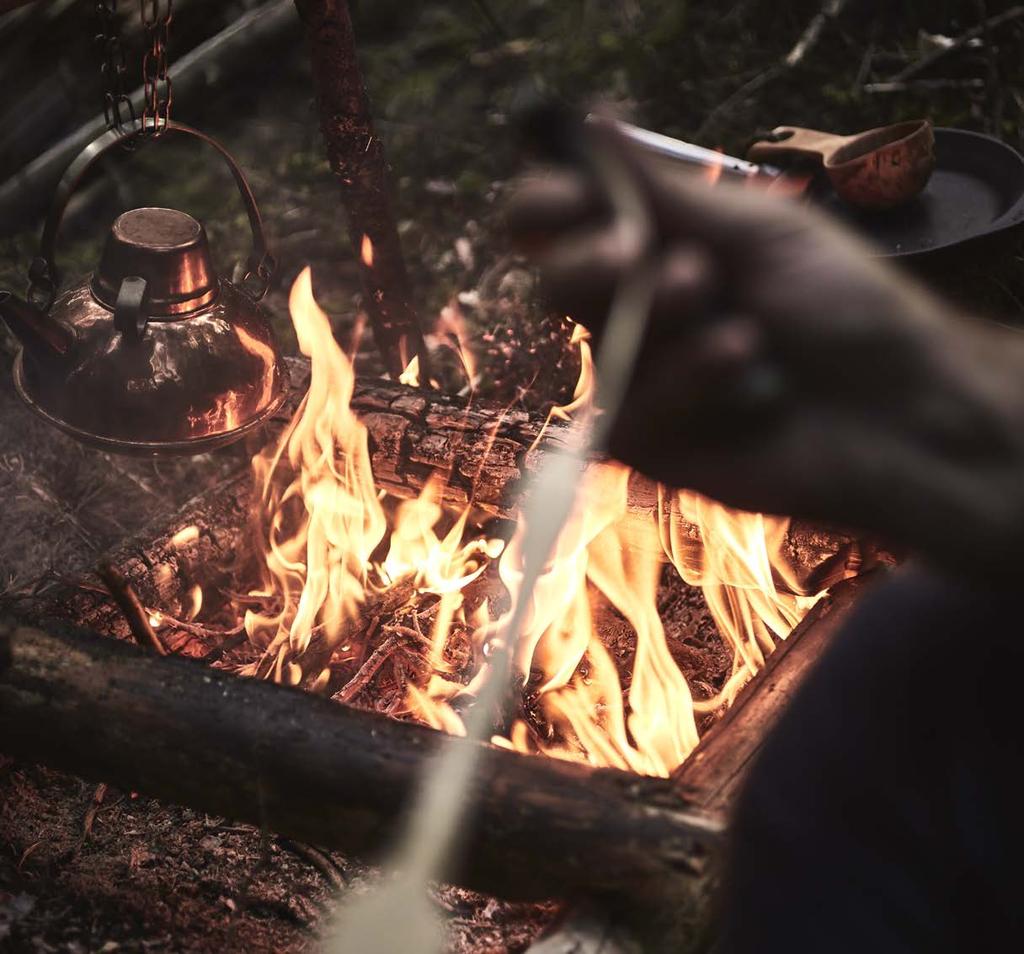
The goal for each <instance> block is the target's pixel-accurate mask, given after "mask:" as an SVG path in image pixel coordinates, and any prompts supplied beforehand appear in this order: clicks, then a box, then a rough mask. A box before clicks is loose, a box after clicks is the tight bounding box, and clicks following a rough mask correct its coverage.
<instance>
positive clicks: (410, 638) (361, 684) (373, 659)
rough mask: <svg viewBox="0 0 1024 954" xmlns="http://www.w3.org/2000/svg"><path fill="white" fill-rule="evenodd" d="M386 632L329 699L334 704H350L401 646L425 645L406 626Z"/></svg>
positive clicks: (396, 627)
mask: <svg viewBox="0 0 1024 954" xmlns="http://www.w3.org/2000/svg"><path fill="white" fill-rule="evenodd" d="M386 632H387V633H388V636H387V638H385V639H384V640H382V641H381V643H380V645H379V646H378V647H377V648H376V649H375V650H374V651H373V652H372V653H370V655H369V657H368V658H367V660H366V662H364V663H363V664H362V666H360V667H359V671H358V672H357V673H356V674H355V675H354V676H353V677H352V678H351V679H349V681H348V682H347V683H345V685H344V686H342V687H341V688H340V689H339V690H338V691H337V692H336V693H335V694H334V695H333V696H332V697H331V698H332V699H334V701H335V702H351V701H352V700H353V699H354V698H355V697H356V696H357V695H359V693H360V692H362V690H363V689H365V688H366V686H367V685H368V684H369V682H370V680H371V679H373V677H374V676H376V675H377V672H378V670H379V669H380V667H381V666H383V665H384V663H386V662H387V661H388V658H389V657H390V656H391V654H392V653H394V652H396V651H397V650H399V649H401V648H402V647H403V646H408V645H410V644H415V643H420V644H423V643H425V640H424V639H423V637H421V636H420V635H419V634H418V633H417V632H416V630H414V629H410V628H409V627H408V626H390V627H388V629H387V630H386Z"/></svg>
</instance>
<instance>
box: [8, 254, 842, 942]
mask: <svg viewBox="0 0 1024 954" xmlns="http://www.w3.org/2000/svg"><path fill="white" fill-rule="evenodd" d="M292 312H293V319H294V321H295V323H296V327H297V331H298V333H299V338H300V342H301V343H302V345H303V349H304V350H305V351H306V352H307V353H308V354H310V356H311V359H312V360H311V364H303V363H302V362H298V361H296V362H293V364H292V369H291V370H292V377H293V380H295V381H300V382H303V381H306V382H308V392H307V393H306V394H305V396H304V397H302V399H301V401H300V402H299V404H298V406H297V407H296V408H293V409H292V412H293V416H292V417H291V418H290V419H289V418H288V416H287V412H282V413H281V414H279V415H278V418H279V420H278V424H277V429H278V431H279V433H278V434H277V435H274V436H272V437H271V439H270V440H269V442H268V443H267V444H266V445H265V447H264V448H263V449H262V450H260V452H259V453H258V454H257V455H256V457H255V458H254V459H253V465H252V470H251V472H250V471H243V472H241V473H237V474H235V475H234V476H231V477H229V478H228V479H227V481H226V482H225V483H223V484H221V485H220V486H219V487H216V488H215V489H213V490H211V491H209V492H206V493H203V494H200V495H199V496H198V497H196V498H195V499H193V500H192V501H190V502H188V503H187V504H186V505H185V507H184V508H183V509H182V510H181V511H179V512H178V513H176V514H174V515H173V516H172V517H171V518H170V519H169V520H168V519H165V520H164V521H163V528H162V529H161V530H155V529H154V530H152V531H148V532H147V533H145V534H143V535H142V537H140V538H139V539H137V540H135V541H132V542H131V543H129V544H127V545H124V546H121V547H119V548H115V550H114V551H112V552H111V553H110V554H109V555H108V557H107V559H106V561H105V564H104V565H105V566H107V569H106V570H105V571H104V574H103V576H104V579H105V581H106V582H105V584H100V583H98V582H93V581H92V580H90V579H86V580H84V581H82V582H81V583H78V584H75V585H74V586H71V587H65V588H63V589H60V590H58V591H56V592H53V593H51V594H50V595H49V598H48V599H47V601H46V603H47V609H46V610H45V611H43V610H39V609H38V607H37V608H36V609H35V610H33V612H32V614H31V616H32V619H34V620H35V621H36V622H37V623H38V624H39V625H40V626H42V627H43V629H45V630H46V632H38V631H32V630H15V631H13V632H8V633H7V635H5V637H4V642H3V645H4V646H5V647H7V649H8V654H9V659H8V660H6V661H5V665H4V669H3V673H2V674H0V696H2V699H3V705H0V711H2V713H3V715H2V716H0V720H2V721H3V731H4V733H5V736H6V737H9V738H11V739H13V740H14V743H13V747H9V751H11V752H12V754H18V755H21V756H24V757H29V758H40V759H42V760H43V761H44V762H49V763H50V764H54V765H58V766H61V767H63V768H66V769H70V770H72V771H75V772H78V773H81V774H82V775H83V776H84V777H87V778H93V779H95V780H96V781H102V782H105V783H107V782H109V783H112V784H117V785H118V786H120V787H122V788H124V789H129V790H130V789H135V788H138V789H139V790H141V791H142V792H143V793H144V794H152V795H157V796H161V797H163V798H166V799H169V800H171V801H175V802H178V803H180V804H185V805H189V806H192V807H194V808H195V809H199V810H201V811H205V812H207V813H209V814H213V815H216V816H226V817H228V818H234V819H239V820H242V821H247V822H251V823H254V824H256V825H259V826H261V827H263V828H266V829H270V830H272V831H276V832H280V833H281V834H283V835H285V836H288V837H290V838H292V839H296V840H298V841H297V842H293V843H300V844H302V845H306V844H307V843H315V844H318V845H322V846H325V848H327V849H342V850H343V851H345V852H346V853H347V854H349V855H352V856H355V857H362V858H370V859H372V858H373V857H374V856H375V855H376V853H377V852H378V851H379V850H380V849H381V848H382V847H383V846H385V845H386V844H387V843H388V842H389V840H390V838H391V836H392V834H393V832H394V831H395V824H396V821H397V820H398V818H399V817H400V815H401V812H402V810H403V806H404V805H405V804H406V802H407V800H408V797H409V795H410V792H411V791H412V790H413V787H414V786H415V784H416V780H417V779H418V776H419V772H420V771H421V768H422V765H423V763H424V759H425V758H426V756H427V755H428V754H429V753H430V752H432V751H434V750H435V749H436V747H437V746H438V745H439V744H444V745H451V744H456V745H457V744H463V743H459V742H457V741H453V742H442V738H441V736H439V735H438V734H437V733H433V732H430V731H429V730H426V729H424V728H422V725H424V724H425V725H427V726H431V727H433V728H436V729H441V730H443V731H444V732H446V733H450V734H453V735H458V734H459V732H460V730H461V714H462V712H463V711H464V709H465V707H466V706H468V705H472V701H473V694H474V685H475V683H476V681H477V680H478V679H479V678H481V673H482V672H484V671H485V667H486V658H487V642H488V640H489V639H490V638H493V636H494V634H495V633H496V632H500V625H501V618H502V614H503V613H504V612H505V610H506V609H507V605H508V591H509V590H514V587H515V585H516V579H517V575H516V574H517V566H516V562H515V560H516V545H517V539H518V537H517V534H518V530H517V527H516V523H515V509H516V499H517V492H516V491H517V484H518V483H519V482H520V480H521V478H522V477H523V476H525V475H526V474H528V473H529V472H530V471H531V470H532V468H533V467H534V466H536V463H537V461H538V460H539V457H540V455H542V454H543V453H544V452H545V449H546V448H547V447H550V446H551V445H552V444H553V443H556V442H557V441H558V440H559V439H560V434H561V433H562V428H563V427H564V424H562V422H561V421H560V418H565V417H567V416H568V415H570V414H571V413H573V411H574V410H576V409H577V408H578V407H579V406H580V405H582V404H583V403H584V402H585V401H586V400H587V398H588V394H587V388H588V382H589V379H590V372H589V364H588V360H587V359H588V355H587V343H586V340H585V338H584V337H583V336H582V335H577V336H576V340H577V344H578V346H579V347H580V349H581V357H582V371H581V375H580V383H579V385H578V387H577V391H576V395H575V400H574V401H573V402H572V405H570V406H568V407H566V408H561V409H557V410H556V412H555V413H554V414H553V415H549V417H548V418H547V419H546V420H545V419H544V418H534V417H531V416H530V415H528V414H525V413H523V412H520V411H516V412H510V411H507V410H505V411H502V409H500V408H497V409H496V408H491V407H486V406H475V405H474V403H473V402H472V401H468V400H464V399H458V398H452V397H446V396H443V395H440V394H438V393H437V392H433V391H430V390H429V389H420V388H418V387H416V386H415V382H413V381H411V380H410V381H409V383H406V384H390V383H382V384H371V385H360V384H358V383H357V382H356V381H355V379H354V374H353V371H352V367H351V364H350V363H349V361H348V359H347V358H346V356H345V355H344V353H343V352H342V350H341V349H340V347H339V346H338V345H337V344H336V343H335V342H334V339H333V337H332V336H331V333H330V328H329V325H328V323H327V320H326V317H325V316H324V315H323V313H322V312H321V311H320V310H319V308H318V307H317V306H316V303H315V302H314V300H313V298H312V295H311V290H310V287H309V281H308V274H306V275H304V276H302V277H300V279H299V281H298V282H297V283H296V286H295V288H294V289H293V292H292ZM409 377H410V378H411V371H410V375H409ZM300 393H301V389H299V392H298V393H297V394H296V397H298V396H299V394H300ZM582 501H583V505H582V507H581V509H580V511H579V513H578V514H577V515H576V517H575V518H574V521H573V524H572V526H571V527H570V529H569V531H568V532H567V533H566V534H564V535H563V538H562V542H561V543H560V545H559V548H558V552H557V553H556V556H555V558H554V559H553V561H552V566H551V568H550V570H549V572H548V574H547V578H546V580H545V585H544V586H543V587H542V588H541V590H540V592H539V595H538V598H537V605H536V609H535V617H534V622H533V625H532V627H531V630H530V633H529V636H530V639H529V641H528V646H527V647H526V648H525V649H524V651H523V653H522V654H521V656H520V658H519V659H518V660H517V662H518V666H519V668H520V671H521V672H522V674H523V683H522V687H521V689H520V690H519V691H517V692H516V693H514V697H513V698H511V699H509V701H508V704H507V706H506V707H505V708H504V711H502V712H500V713H496V714H495V728H494V736H493V739H492V742H493V748H492V750H491V752H490V753H488V755H487V757H486V759H485V762H484V767H483V769H482V771H481V772H480V775H479V777H480V790H479V792H478V804H477V812H476V820H475V821H474V823H473V825H472V826H471V829H470V831H469V832H468V833H467V835H466V839H467V843H468V851H467V856H466V860H465V864H464V865H463V866H462V867H461V869H460V872H459V875H458V880H459V882H460V883H461V884H463V885H465V886H466V887H467V888H472V889H478V890H481V891H484V892H487V893H493V894H498V895H501V896H503V897H506V898H514V899H527V900H530V901H532V902H541V901H543V899H548V898H553V897H554V898H557V897H561V898H565V897H576V896H578V895H579V894H581V893H583V894H586V895H589V896H591V897H602V898H618V899H622V898H627V899H629V901H628V903H627V904H626V905H625V908H624V910H629V911H633V912H634V913H635V912H636V911H639V910H642V911H645V912H647V913H646V914H645V916H644V919H643V920H644V921H645V923H647V924H648V926H651V925H654V924H659V923H660V921H659V920H658V918H657V917H656V916H655V914H652V913H651V911H652V908H653V909H654V910H655V911H656V912H660V914H662V915H663V914H664V912H665V911H668V910H673V909H676V910H684V911H686V915H685V917H684V918H683V921H684V922H685V925H686V929H687V933H689V934H691V935H692V933H693V930H694V928H693V924H694V922H695V921H696V920H699V918H700V917H701V916H702V914H703V907H702V901H701V899H702V898H703V897H704V895H705V892H706V890H707V879H708V877H709V876H710V875H711V874H712V872H713V868H712V867H709V865H710V861H711V858H712V857H713V848H714V844H715V842H716V840H717V833H718V832H720V830H721V816H720V813H721V812H722V811H723V810H724V809H726V808H727V807H728V804H729V798H730V796H731V793H732V791H733V789H734V788H735V785H736V784H737V782H738V780H739V779H740V778H741V776H742V768H743V766H744V765H745V764H746V762H747V761H748V760H749V758H750V756H751V755H752V753H753V751H755V750H756V748H757V746H758V745H759V744H760V739H761V738H762V736H763V733H764V731H765V730H766V728H767V727H768V725H770V723H771V721H772V719H773V718H774V715H775V714H776V712H777V710H778V708H779V707H780V705H781V704H782V702H783V701H784V700H785V698H786V697H787V695H788V693H789V692H790V691H791V690H792V688H793V686H794V685H795V684H796V683H797V682H798V680H799V677H800V675H801V673H802V672H803V671H804V670H805V669H806V667H807V666H808V665H809V664H810V662H811V661H813V659H814V658H816V656H817V653H818V651H820V649H821V648H822V646H823V645H824V644H825V642H826V641H827V638H828V635H829V633H830V632H831V629H832V627H833V625H834V622H835V619H836V618H838V617H839V616H841V613H842V611H843V610H844V609H845V607H846V606H848V605H849V602H850V601H851V599H852V597H853V593H854V591H855V587H852V586H851V582H856V581H851V582H847V583H843V582H842V581H844V580H846V579H847V578H849V577H851V576H854V575H855V574H856V573H857V572H858V571H859V570H861V569H862V554H861V551H860V548H859V547H858V545H857V544H856V543H855V542H854V541H852V540H849V539H846V538H843V537H841V536H839V535H836V534H829V533H825V532H822V531H817V530H814V529H813V528H810V527H804V526H799V525H791V524H790V523H789V522H788V521H785V520H781V519H769V518H765V517H762V516H760V515H754V514H743V513H738V512H734V511H729V510H728V509H726V508H724V507H721V506H720V505H717V504H714V503H712V502H710V501H707V500H703V499H701V498H699V497H697V496H695V495H692V494H682V493H676V492H671V491H668V490H666V489H664V488H659V487H657V486H654V485H651V484H649V483H648V482H646V481H644V480H642V479H640V478H639V477H637V476H636V475H633V474H630V473H629V472H628V471H627V470H625V469H624V468H621V467H620V466H618V465H615V464H613V463H610V462H602V461H595V462H594V464H593V465H592V466H591V468H590V471H589V476H588V478H587V488H586V491H585V493H584V494H583V495H582ZM836 585H838V589H837V590H836V595H834V596H826V597H824V598H823V597H822V594H823V593H824V592H825V591H826V590H827V589H828V588H829V587H830V586H836ZM837 609H838V610H839V612H837ZM55 618H59V619H60V620H63V621H64V622H65V623H68V624H73V625H74V626H77V627H82V626H84V627H87V628H88V629H90V630H92V631H95V632H99V633H104V634H107V635H110V636H115V637H118V638H119V639H121V640H126V639H132V638H134V639H135V640H136V641H140V642H143V643H144V644H145V645H146V649H147V651H146V654H144V655H143V654H141V653H140V652H139V651H133V650H131V649H130V648H128V647H124V646H122V644H120V643H117V642H110V641H104V640H96V639H94V638H91V637H88V636H82V635H81V634H79V633H78V632H77V631H75V632H74V633H73V634H72V635H71V636H70V637H69V636H68V635H67V633H66V631H65V630H63V629H61V627H60V626H58V625H57V624H56V623H55V622H54V620H55ZM801 621H802V622H801ZM794 627H796V632H795V633H793V638H792V640H790V641H786V642H783V640H785V639H786V637H787V636H790V634H791V632H793V630H794ZM779 646H784V647H785V649H786V651H785V652H781V651H777V647H779ZM154 648H155V649H156V650H157V652H154V651H153V650H154ZM159 654H170V655H176V656H182V657H187V658H192V659H198V660H200V661H201V662H203V663H205V664H206V666H207V667H208V668H206V669H203V668H200V667H197V666H195V665H186V664H183V663H178V662H176V661H173V660H166V659H161V658H159ZM234 676H244V677H248V678H247V679H242V680H240V679H237V678H234ZM752 676H755V678H754V679H753V681H751V677H752ZM272 683H278V684H284V685H285V686H291V687H299V688H301V689H302V690H304V691H305V695H301V694H298V693H296V692H294V691H291V692H285V691H282V690H281V689H280V688H278V687H277V686H274V685H271V684H272ZM748 683H749V685H748ZM317 697H319V698H317ZM325 699H330V700H331V702H327V701H325ZM356 710H364V711H363V712H359V711H356ZM30 713H31V714H32V716H31V719H28V718H26V717H27V716H28V715H29V714H30ZM403 723H405V724H403ZM408 723H420V724H421V725H419V726H417V725H412V724H408ZM702 735H703V739H702ZM509 750H512V751H509ZM129 752H130V753H131V756H130V757H126V755H127V754H128V753H129ZM99 810H101V808H100V805H99V804H98V803H97V805H96V806H95V810H94V811H93V816H92V817H93V818H95V814H96V812H97V811H99ZM204 837H205V836H204ZM211 837H219V836H216V835H214V836H211ZM301 850H306V849H305V848H303V849H301ZM308 850H309V851H311V852H314V854H313V855H312V857H316V858H319V861H318V862H315V863H317V864H318V865H320V866H321V867H323V866H324V865H326V866H327V867H326V869H325V870H331V867H330V866H331V862H330V860H329V859H330V856H329V855H325V854H324V852H323V851H322V850H321V849H308ZM324 858H327V859H328V861H326V862H325V861H324V860H323V859H324ZM335 876H337V873H336V872H335ZM451 890H456V889H451ZM447 897H448V898H449V900H451V899H452V898H453V897H454V898H455V901H454V902H452V903H456V904H465V903H467V902H466V901H465V898H466V897H469V896H468V895H458V894H456V895H454V896H453V895H451V894H450V893H449V895H448V896H447ZM459 898H462V899H463V900H462V901H459V900H458V899H459ZM475 910H479V909H478V908H477V909H475ZM552 914H553V909H552V908H551V907H550V905H547V903H546V902H545V903H542V904H541V906H540V907H531V908H529V909H524V910H523V911H519V913H518V915H517V917H516V918H514V919H513V921H514V923H516V924H518V925H520V927H521V928H522V930H525V931H527V933H529V932H530V931H533V932H534V933H535V932H536V929H537V928H536V925H537V924H538V923H541V922H543V921H547V920H550V918H551V916H552ZM659 916H660V915H659ZM538 919H539V920H538ZM530 925H533V927H532V928H531V927H530ZM474 943H475V942H472V941H467V945H468V946H467V949H474V948H473V946H472V945H473V944H474Z"/></svg>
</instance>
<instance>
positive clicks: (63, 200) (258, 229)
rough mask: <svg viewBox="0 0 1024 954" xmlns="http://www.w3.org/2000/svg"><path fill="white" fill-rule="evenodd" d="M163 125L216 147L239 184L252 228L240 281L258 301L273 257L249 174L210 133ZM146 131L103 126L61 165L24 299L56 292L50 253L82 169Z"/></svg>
mask: <svg viewBox="0 0 1024 954" xmlns="http://www.w3.org/2000/svg"><path fill="white" fill-rule="evenodd" d="M164 131H165V132H176V133H181V134H182V135H186V136H192V137H194V138H196V139H199V140H201V141H202V142H205V143H207V144H209V145H210V146H212V147H213V148H214V149H216V150H217V152H218V153H219V154H220V156H221V158H222V159H223V160H224V162H225V164H226V165H227V167H228V169H229V170H230V171H231V176H232V178H233V179H234V180H235V185H236V186H237V187H238V194H239V195H240V196H241V197H242V201H243V203H244V204H245V211H246V215H247V216H248V217H249V228H250V230H251V232H252V252H251V253H250V255H249V259H248V261H247V263H246V272H245V274H244V275H243V276H242V281H243V282H248V281H250V280H253V279H254V280H255V281H254V283H253V285H254V287H253V290H252V291H251V293H250V294H251V297H252V298H253V299H254V300H255V301H260V300H261V299H262V298H263V296H264V295H266V293H267V289H268V288H269V287H270V279H271V276H272V275H273V272H274V267H275V265H276V264H277V263H276V261H275V260H274V256H273V255H271V254H270V251H269V249H268V248H267V237H266V234H265V233H264V231H263V219H262V218H261V217H260V210H259V206H257V204H256V198H255V196H254V195H253V193H252V188H251V187H250V186H249V182H248V180H247V179H246V178H245V174H244V173H243V172H242V170H241V168H240V167H239V165H238V163H237V162H236V161H235V159H234V157H233V156H232V155H231V153H230V152H228V150H227V149H226V148H225V147H224V146H223V145H221V144H220V143H219V142H218V141H217V140H216V139H214V138H213V137H212V136H208V135H207V134H206V133H203V132H200V131H199V130H198V129H193V128H192V127H191V126H186V125H184V124H183V123H177V122H168V123H167V125H166V127H165V129H164ZM148 132H151V129H150V127H149V126H143V125H142V124H141V123H138V124H136V126H135V127H134V128H132V129H130V130H128V131H127V132H123V133H122V132H118V131H117V130H116V129H108V130H106V131H104V132H103V133H101V134H100V135H99V136H97V137H96V138H95V139H94V140H93V141H92V142H90V143H89V144H88V145H87V146H86V147H85V148H84V149H83V150H82V151H81V152H80V153H79V154H78V155H77V156H76V157H75V158H74V159H73V160H72V162H71V164H70V165H69V166H68V167H67V169H66V170H65V171H64V175H63V176H61V180H60V182H59V183H58V185H57V190H56V192H55V193H54V196H53V203H52V204H51V206H50V211H49V212H48V213H47V216H46V223H45V224H44V226H43V235H42V239H41V240H40V242H39V254H38V255H37V256H36V257H35V258H34V259H33V260H32V264H31V265H30V266H29V270H28V277H29V286H28V300H29V301H30V302H31V303H32V304H33V305H35V306H36V307H38V308H41V309H42V310H43V311H49V310H50V307H51V306H52V305H53V301H54V299H55V298H56V297H57V287H58V285H59V283H60V278H59V273H58V270H57V261H56V254H55V253H56V246H57V238H58V236H59V234H60V228H61V225H62V223H63V221H64V213H65V212H66V211H67V207H68V203H69V202H70V201H71V197H72V195H74V193H75V192H76V190H77V189H78V186H79V185H80V184H81V182H82V180H83V179H84V178H85V175H86V173H87V172H88V171H89V170H90V169H91V168H92V167H93V166H94V165H95V164H96V163H97V162H98V161H99V160H100V159H101V158H102V157H103V156H104V155H106V154H107V153H108V152H110V151H111V150H112V149H114V148H115V147H116V146H122V145H127V144H128V143H129V142H133V141H134V140H137V139H140V138H144V135H145V134H146V133H148ZM161 138H162V137H161ZM144 141H145V140H144Z"/></svg>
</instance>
